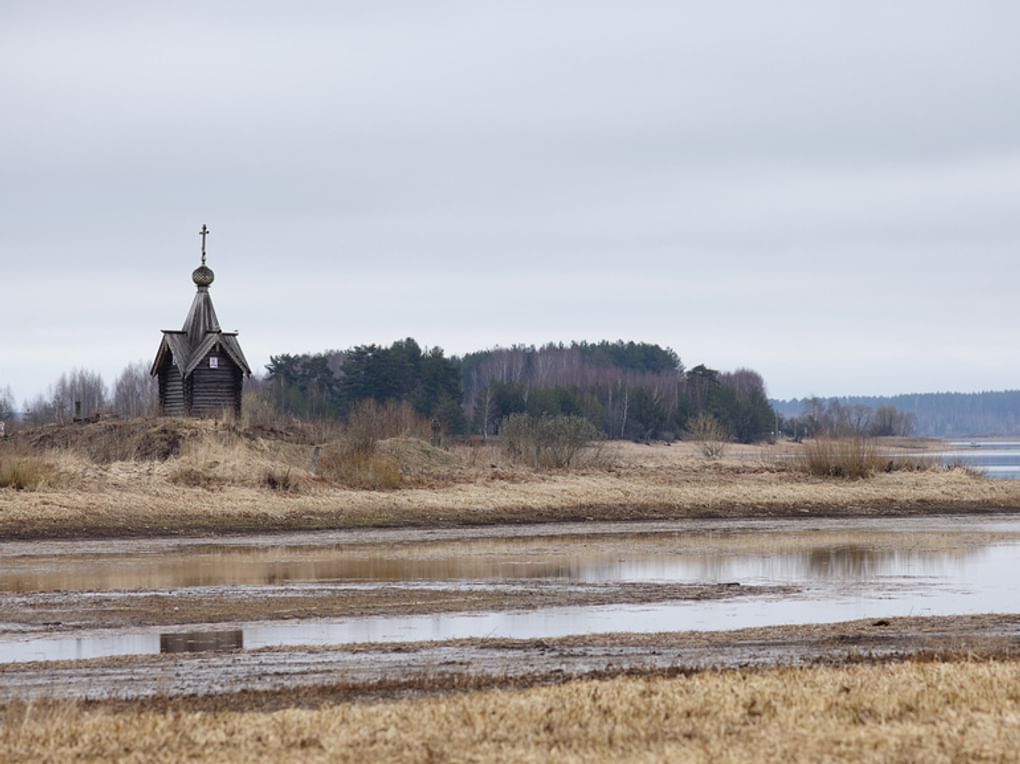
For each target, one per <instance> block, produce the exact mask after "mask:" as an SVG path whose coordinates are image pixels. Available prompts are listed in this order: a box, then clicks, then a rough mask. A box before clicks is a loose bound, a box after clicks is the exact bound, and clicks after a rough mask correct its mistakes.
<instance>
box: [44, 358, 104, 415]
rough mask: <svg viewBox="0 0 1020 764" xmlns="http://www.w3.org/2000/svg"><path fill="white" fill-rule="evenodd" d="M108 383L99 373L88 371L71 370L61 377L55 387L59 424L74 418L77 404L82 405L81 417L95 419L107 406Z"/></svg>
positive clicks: (54, 399) (54, 393)
mask: <svg viewBox="0 0 1020 764" xmlns="http://www.w3.org/2000/svg"><path fill="white" fill-rule="evenodd" d="M106 399H107V392H106V383H105V382H103V378H102V376H101V375H99V374H98V373H97V372H94V371H89V370H88V369H71V371H70V372H66V373H64V374H61V375H60V379H58V380H57V382H56V384H55V385H54V386H53V410H54V417H55V419H56V420H57V421H58V422H64V421H67V420H69V419H71V418H73V417H74V416H75V415H76V414H77V413H78V412H77V411H76V409H75V404H76V403H78V402H80V403H81V415H82V416H83V417H86V418H87V417H93V416H95V415H97V414H99V413H100V412H101V411H102V410H103V408H104V407H105V406H106Z"/></svg>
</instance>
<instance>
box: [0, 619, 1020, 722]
mask: <svg viewBox="0 0 1020 764" xmlns="http://www.w3.org/2000/svg"><path fill="white" fill-rule="evenodd" d="M910 656H915V657H920V656H924V657H930V656H940V657H947V658H948V657H954V658H960V657H964V658H967V657H969V658H971V659H980V658H985V657H997V658H1016V657H1018V656H1020V615H980V616H955V617H945V618H894V619H865V620H859V621H851V622H847V623H839V624H826V625H812V626H778V627H769V628H759V629H743V630H738V631H723V632H674V633H666V634H597V635H588V636H583V637H568V638H562V639H550V640H499V639H488V640H461V641H453V642H425V643H413V644H402V645H392V644H387V645H378V644H377V645H371V644H367V645H351V646H344V647H327V648H302V649H295V648H287V649H265V650H258V651H249V652H245V651H223V652H205V653H183V654H163V655H155V656H135V657H125V658H108V659H101V660H92V661H64V662H59V663H56V662H49V663H35V664H20V665H8V666H3V667H0V702H10V701H14V700H19V699H20V700H24V699H39V698H76V699H97V700H100V699H101V700H118V699H120V700H124V699H147V702H149V703H154V704H156V706H157V707H166V706H167V705H168V704H169V705H172V706H177V707H180V708H208V709H210V710H212V709H216V710H223V709H236V710H249V709H262V710H269V709H272V708H276V707H283V706H295V705H312V706H314V705H318V704H322V703H327V702H335V701H337V700H345V699H357V698H378V697H398V696H406V695H422V694H431V693H442V692H448V691H451V690H460V689H467V688H480V687H489V686H527V685H532V684H542V683H557V682H562V681H567V680H570V679H574V678H579V677H586V676H612V675H617V674H667V675H668V674H682V673H688V672H691V671H700V670H706V669H713V668H726V667H749V668H751V667H766V666H775V665H790V666H797V665H809V664H817V663H824V664H831V665H841V664H847V663H856V662H861V661H873V660H896V659H901V658H906V657H910ZM133 707H135V708H137V705H133Z"/></svg>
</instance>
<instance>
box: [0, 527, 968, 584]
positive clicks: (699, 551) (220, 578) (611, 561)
mask: <svg viewBox="0 0 1020 764" xmlns="http://www.w3.org/2000/svg"><path fill="white" fill-rule="evenodd" d="M983 546H984V544H982V543H981V541H980V538H976V539H972V540H971V542H970V543H968V544H966V545H963V546H962V547H961V548H957V547H955V546H953V545H951V544H950V545H947V544H946V543H945V539H944V534H931V533H929V534H919V533H906V532H903V533H884V534H878V533H870V534H859V533H858V534H854V533H844V534H841V535H835V536H834V535H833V534H832V533H829V532H826V533H812V532H800V533H795V534H785V533H775V532H773V533H754V534H736V535H732V536H723V535H720V534H703V535H697V534H687V535H685V536H684V537H683V539H682V544H681V542H680V541H678V540H677V538H676V537H675V536H673V535H671V534H660V537H659V538H651V539H648V538H644V539H637V538H636V539H634V540H631V541H628V540H627V539H622V540H621V539H620V538H618V537H611V538H608V539H600V540H599V543H597V544H596V543H592V542H590V541H588V540H584V539H583V538H582V539H574V540H572V541H569V542H568V541H565V540H564V539H559V538H557V539H552V540H545V539H532V540H530V541H528V542H527V543H524V542H522V543H521V544H520V545H519V546H514V545H508V546H506V547H505V548H500V547H499V546H498V545H494V544H493V543H492V542H491V541H485V542H482V543H477V542H473V541H463V542H459V543H444V544H421V545H418V547H416V550H417V552H418V553H420V554H422V555H423V556H426V557H427V558H426V559H421V558H416V557H410V556H399V555H400V554H404V555H406V554H407V553H406V551H405V552H397V553H395V552H394V550H393V549H392V548H390V547H387V546H385V545H378V546H377V547H376V548H375V549H373V550H372V551H373V553H374V555H375V556H371V557H370V556H351V555H352V552H351V550H349V549H345V548H343V547H308V548H304V549H301V550H288V549H286V548H283V549H273V548H269V549H267V548H264V547H258V548H254V549H244V548H240V549H233V550H231V551H229V552H223V553H209V552H193V553H184V552H176V553H171V554H165V555H158V556H156V555H141V556H136V555H111V556H108V557H104V556H94V555H93V556H83V557H76V556H74V555H62V556H60V557H51V558H41V559H40V558H34V557H14V558H9V559H7V560H4V561H3V569H2V571H0V592H4V591H6V592H12V593H29V592H54V591H74V592H84V591H95V592H102V591H154V590H155V591H159V590H166V589H188V588H197V587H212V586H218V587H232V586H267V587H278V586H284V585H296V584H313V583H315V584H323V583H326V584H328V583H342V584H366V585H370V584H397V583H401V582H407V583H415V582H419V583H420V582H436V581H442V582H467V581H475V582H492V581H511V582H512V581H528V580H536V579H542V580H549V581H563V582H575V581H576V582H582V583H596V582H653V581H662V582H671V583H718V582H724V581H743V582H759V581H769V582H779V583H803V582H808V581H814V580H819V579H840V580H860V579H867V578H869V577H875V576H888V575H901V574H903V573H905V572H921V573H924V574H927V573H932V572H933V573H938V572H939V571H942V570H944V569H947V568H950V567H953V566H958V565H962V564H966V560H967V558H968V557H969V556H971V555H975V554H980V551H981V549H982V548H983ZM947 547H948V548H947ZM358 554H360V555H364V551H363V550H362V551H359V552H358ZM395 555H396V556H395Z"/></svg>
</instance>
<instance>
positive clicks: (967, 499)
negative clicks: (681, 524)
mask: <svg viewBox="0 0 1020 764" xmlns="http://www.w3.org/2000/svg"><path fill="white" fill-rule="evenodd" d="M175 421H176V420H137V421H136V422H129V423H125V427H126V428H127V430H128V431H127V433H126V437H134V438H136V440H137V441H138V442H149V443H151V442H152V439H153V438H154V437H155V436H152V437H149V436H147V435H145V433H146V432H148V433H150V435H151V434H152V433H153V432H159V433H162V435H161V437H162V436H166V437H167V438H169V439H171V440H175V442H176V441H177V440H179V444H178V453H177V455H176V456H173V457H170V458H168V459H166V460H164V461H152V460H145V459H132V460H128V461H115V462H110V463H105V462H96V461H94V460H91V459H88V458H86V456H84V455H83V454H84V451H86V450H87V449H86V448H85V447H84V446H82V447H81V449H79V445H78V444H80V443H83V442H87V441H88V440H89V437H90V434H91V433H92V430H91V429H90V428H92V427H95V425H87V426H84V427H82V426H75V427H73V428H72V427H68V428H66V429H68V430H71V431H72V432H71V434H70V435H69V434H67V433H64V432H62V431H59V430H54V429H52V428H40V429H39V431H37V432H35V433H34V434H33V433H32V432H27V431H26V432H25V433H23V434H24V435H25V437H26V438H34V439H35V440H34V442H36V445H37V446H38V449H39V450H35V451H33V450H30V449H28V448H26V449H25V450H23V451H21V452H20V453H31V454H32V455H34V456H38V457H40V458H43V459H45V460H48V461H52V462H53V463H54V464H56V465H57V467H58V469H57V474H58V475H59V476H60V479H59V480H57V479H54V480H52V481H51V480H46V481H44V482H42V483H40V484H39V485H38V487H37V488H36V489H35V490H33V491H0V536H5V535H6V536H7V537H39V536H80V535H151V534H153V533H168V532H194V533H201V532H221V531H266V530H277V529H278V530H285V529H292V530H298V529H313V528H350V527H366V526H378V527H386V526H399V525H403V526H429V525H435V524H471V525H474V524H494V523H520V522H546V521H571V520H638V519H647V520H653V519H669V518H684V517H748V516H777V515H791V514H792V515H797V516H802V515H804V514H808V513H825V514H840V513H849V514H857V515H861V514H865V515H867V514H895V513H917V512H929V511H969V510H974V509H1005V510H1017V509H1020V481H995V480H985V479H982V478H980V477H978V476H976V475H974V474H973V473H970V472H968V471H967V470H960V469H950V470H947V471H930V470H929V471H915V472H895V473H888V472H878V473H876V474H875V475H874V476H873V477H871V478H869V479H867V480H853V481H848V480H832V479H829V478H818V477H813V476H811V475H807V474H804V473H803V472H801V471H799V470H798V469H797V468H796V464H795V461H796V458H797V457H796V454H797V453H798V451H795V450H793V449H791V447H790V446H788V445H783V446H769V447H766V446H741V445H738V444H732V445H731V446H730V448H729V449H728V451H727V453H726V455H725V457H724V458H721V459H717V460H713V461H706V460H705V459H704V458H703V457H702V456H701V455H700V451H699V449H698V446H697V445H696V444H694V443H678V444H673V445H672V446H667V445H665V444H659V445H640V444H632V443H619V442H614V443H604V444H602V445H601V446H600V449H599V453H597V454H593V455H592V456H591V458H587V459H586V460H583V461H582V462H581V463H579V464H578V465H577V466H576V467H574V468H572V469H570V470H558V471H536V470H534V469H532V468H529V467H527V466H524V465H519V464H514V463H513V462H512V461H511V460H509V459H508V458H507V457H505V456H504V455H502V454H501V453H500V452H499V450H498V449H497V448H495V447H493V446H491V445H473V446H458V447H454V448H451V449H448V450H446V449H436V448H433V447H431V446H429V445H428V444H426V443H424V442H422V441H420V440H417V439H414V438H407V437H401V438H393V439H389V440H384V441H381V442H379V443H378V444H377V445H375V446H374V448H373V450H372V451H371V452H370V453H371V454H372V455H373V456H372V457H371V458H363V457H357V458H356V459H354V462H356V463H353V464H352V460H351V459H349V458H348V457H347V456H346V455H345V453H344V448H345V446H344V441H339V442H337V441H333V442H332V443H330V444H327V445H325V446H323V449H322V454H321V455H320V460H319V464H318V473H319V474H313V473H312V472H311V467H312V445H311V444H309V443H306V442H305V435H307V434H308V433H305V434H301V433H297V434H295V433H293V432H288V433H286V434H284V435H280V436H276V435H273V434H272V433H269V432H263V431H259V432H258V433H253V432H246V431H240V430H237V429H236V428H233V427H231V426H227V425H224V424H222V423H215V422H203V421H199V420H196V421H184V423H183V424H182V427H184V428H185V430H184V432H186V433H191V434H189V435H187V436H186V437H185V436H184V435H181V437H180V438H178V437H177V434H175V432H176V431H175V430H174V429H173V427H172V424H173V423H174V422H175ZM182 421H183V420H182ZM153 428H155V429H153ZM104 432H105V431H104ZM44 435H45V436H46V437H43V436H44ZM107 435H108V434H107ZM72 436H73V438H72ZM299 436H300V437H299ZM104 437H106V436H104ZM60 439H64V440H68V441H69V442H70V443H71V444H70V445H68V446H67V447H64V448H62V449H60V450H53V447H51V446H47V445H46V444H47V443H51V442H53V441H54V440H60ZM23 445H25V444H23ZM331 449H333V450H335V451H336V452H338V453H337V456H336V461H335V462H333V463H332V464H331V462H330V459H331V458H332V457H331V456H330V451H331ZM157 450H158V449H157ZM0 453H11V452H10V451H6V450H5V451H4V452H0ZM270 476H272V477H273V480H275V481H276V485H271V483H272V482H273V481H271V480H270V479H269V477H270ZM284 476H286V478H285V480H284ZM280 487H285V490H279V488H280ZM398 487H399V488H401V490H392V489H394V488H398ZM380 489H382V490H380Z"/></svg>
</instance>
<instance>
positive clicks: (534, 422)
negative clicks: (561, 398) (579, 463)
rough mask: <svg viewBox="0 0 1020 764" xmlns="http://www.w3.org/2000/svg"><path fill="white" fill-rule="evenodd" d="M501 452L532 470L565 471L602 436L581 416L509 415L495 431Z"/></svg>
mask: <svg viewBox="0 0 1020 764" xmlns="http://www.w3.org/2000/svg"><path fill="white" fill-rule="evenodd" d="M499 437H500V443H501V445H502V447H503V452H504V453H505V454H506V455H507V456H509V457H510V458H511V459H513V460H514V461H523V462H526V463H528V464H531V465H532V466H533V467H538V468H541V467H553V468H560V469H562V468H566V467H569V466H570V465H571V463H572V462H573V461H574V460H575V459H576V458H577V456H578V454H580V453H581V452H582V451H583V450H584V449H585V448H587V447H588V446H589V445H591V443H592V442H593V441H597V440H600V439H601V437H602V433H601V432H599V430H598V428H596V427H595V425H593V424H592V423H591V422H589V421H588V420H587V419H585V418H584V417H579V416H540V417H534V416H531V415H530V414H512V415H511V416H509V417H507V418H506V419H504V420H503V424H502V426H501V427H500V430H499Z"/></svg>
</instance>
